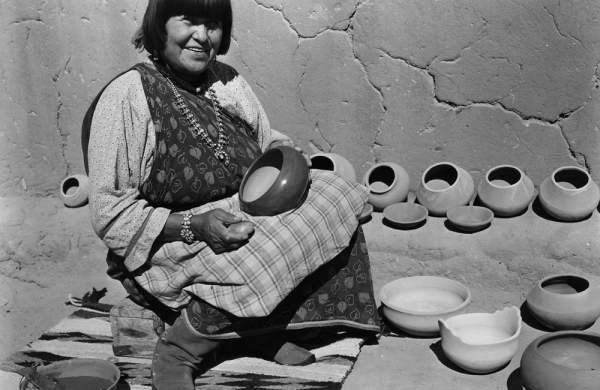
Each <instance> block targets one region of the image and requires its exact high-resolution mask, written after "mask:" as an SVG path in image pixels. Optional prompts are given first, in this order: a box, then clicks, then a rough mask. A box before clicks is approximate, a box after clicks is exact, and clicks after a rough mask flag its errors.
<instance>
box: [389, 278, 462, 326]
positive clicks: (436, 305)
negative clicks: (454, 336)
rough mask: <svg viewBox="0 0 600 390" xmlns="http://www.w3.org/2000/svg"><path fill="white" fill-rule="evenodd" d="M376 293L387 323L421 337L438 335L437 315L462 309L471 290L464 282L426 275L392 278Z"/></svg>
mask: <svg viewBox="0 0 600 390" xmlns="http://www.w3.org/2000/svg"><path fill="white" fill-rule="evenodd" d="M379 297H380V300H381V303H382V311H383V315H384V316H385V317H386V319H387V320H388V321H390V323H392V324H393V325H394V326H395V327H396V328H398V329H400V330H402V331H403V332H406V333H408V334H411V335H414V336H421V337H432V336H436V335H438V334H439V332H440V326H439V323H438V320H439V319H443V318H448V317H451V316H453V315H456V314H459V313H462V312H464V311H465V309H466V308H467V306H468V305H469V304H470V303H471V291H470V290H469V288H468V287H466V286H465V285H464V284H462V283H460V282H458V281H456V280H452V279H448V278H443V277H439V276H427V275H425V276H410V277H406V278H400V279H396V280H394V281H391V282H389V283H387V284H385V285H384V286H383V287H382V288H381V291H380V294H379Z"/></svg>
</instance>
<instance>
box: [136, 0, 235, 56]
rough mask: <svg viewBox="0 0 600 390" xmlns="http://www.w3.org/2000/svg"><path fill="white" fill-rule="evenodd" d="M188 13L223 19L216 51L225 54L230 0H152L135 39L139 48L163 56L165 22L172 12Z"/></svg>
mask: <svg viewBox="0 0 600 390" xmlns="http://www.w3.org/2000/svg"><path fill="white" fill-rule="evenodd" d="M176 15H189V16H197V17H202V18H209V19H212V20H216V21H219V22H221V24H222V26H223V38H222V39H221V46H219V51H218V52H217V54H225V53H227V51H228V50H229V45H230V43H231V24H232V12H231V1H230V0H149V1H148V6H147V7H146V13H145V14H144V20H143V21H142V25H141V26H140V28H139V29H138V30H137V31H136V32H135V34H134V36H133V39H132V42H133V44H134V46H135V48H136V49H138V50H142V49H145V50H146V51H147V52H148V53H150V54H151V55H153V56H157V57H159V56H160V53H162V51H163V49H164V47H165V43H166V41H167V32H166V30H165V25H166V23H167V20H169V18H170V17H171V16H176Z"/></svg>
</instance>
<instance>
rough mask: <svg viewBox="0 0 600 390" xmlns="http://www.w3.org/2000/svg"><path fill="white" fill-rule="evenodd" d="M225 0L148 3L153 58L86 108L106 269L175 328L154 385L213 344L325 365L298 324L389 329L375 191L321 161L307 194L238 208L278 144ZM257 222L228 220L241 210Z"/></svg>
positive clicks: (178, 379)
mask: <svg viewBox="0 0 600 390" xmlns="http://www.w3.org/2000/svg"><path fill="white" fill-rule="evenodd" d="M231 28H232V11H231V4H230V1H229V0H177V1H174V0H150V1H149V3H148V6H147V9H146V12H145V15H144V19H143V22H142V26H141V28H140V29H139V31H138V32H137V33H136V35H135V36H134V44H135V46H136V48H138V49H142V48H143V49H145V50H146V51H147V52H148V53H149V54H150V57H149V58H150V60H149V61H148V62H144V63H139V64H136V65H134V66H133V67H132V68H131V69H129V70H128V71H126V72H124V73H122V74H120V75H118V76H117V77H116V78H115V79H113V81H111V82H110V83H109V84H108V85H107V86H106V87H105V89H103V91H101V93H100V94H99V95H98V96H97V98H96V99H95V101H94V103H93V104H92V106H91V107H90V109H89V110H88V113H87V114H86V118H85V120H84V126H83V133H82V144H83V149H84V161H85V163H86V168H88V173H89V178H90V183H91V190H90V208H91V214H92V224H93V227H94V229H95V231H96V232H97V234H98V235H99V237H100V238H101V239H102V240H103V241H104V243H105V244H106V245H107V247H108V248H109V251H108V257H107V262H108V264H109V275H111V276H112V277H114V278H117V279H119V280H121V282H122V283H123V285H124V286H125V288H126V289H127V291H128V292H129V293H130V297H131V298H132V299H133V300H134V301H135V302H137V303H138V304H140V305H142V306H144V307H148V308H150V309H152V310H154V311H155V312H156V313H157V314H158V315H159V316H161V318H163V319H165V320H166V321H167V322H168V323H169V324H171V326H170V327H169V328H168V330H167V331H166V332H164V333H163V335H162V336H161V337H160V338H159V340H158V342H157V345H156V349H155V354H154V359H153V362H152V375H153V386H154V388H156V389H159V390H163V389H193V388H194V385H193V380H194V375H196V374H198V370H199V368H200V363H201V362H202V360H203V357H205V356H206V354H207V353H209V352H211V351H213V350H214V349H215V348H216V347H217V346H219V345H221V344H223V343H232V342H233V341H234V340H240V339H241V340H247V341H248V343H244V344H252V345H255V346H257V347H259V349H260V351H261V352H262V353H263V354H264V356H266V357H269V358H271V359H273V360H275V361H276V362H279V363H281V364H306V363H310V362H311V361H314V356H312V354H310V352H309V351H307V350H305V349H303V348H301V347H299V346H297V345H295V344H293V343H290V342H288V340H287V339H286V337H287V335H289V331H293V330H311V329H313V330H314V329H318V328H324V327H340V326H341V327H347V328H354V329H359V330H361V331H365V332H371V333H376V332H378V331H379V329H380V327H379V317H378V314H377V308H376V303H375V299H374V295H373V287H372V282H371V273H370V272H371V271H370V265H369V259H368V254H367V248H366V244H365V241H364V236H363V234H362V231H361V229H360V227H359V225H358V220H357V215H359V213H360V211H361V210H362V208H363V206H364V205H365V202H366V197H367V195H366V189H365V188H364V187H362V186H360V185H358V184H356V183H350V182H347V181H345V180H344V179H342V178H340V177H338V176H337V175H335V174H334V173H333V172H326V171H314V172H312V177H311V184H310V188H309V192H308V195H307V197H306V199H305V201H304V202H303V204H302V205H301V206H300V207H298V208H296V209H294V210H292V211H289V212H286V213H283V214H280V215H276V216H272V217H252V216H249V215H247V214H245V213H243V212H241V211H240V208H239V200H238V196H237V191H238V189H239V186H240V182H241V180H242V178H243V175H244V173H245V172H246V170H247V169H248V167H249V166H250V164H251V163H252V162H253V161H254V160H255V159H256V158H257V157H258V156H260V154H261V153H262V152H264V151H265V150H267V149H269V148H272V147H274V146H275V145H282V144H286V145H293V143H292V141H291V140H290V138H289V137H287V136H285V135H283V134H281V133H279V132H277V131H275V130H273V129H271V128H270V125H269V121H268V119H267V117H266V115H265V112H264V110H263V108H262V106H261V105H260V103H259V101H258V99H257V97H256V96H255V95H254V93H253V92H252V90H251V89H250V87H249V85H248V83H247V82H246V81H245V80H244V78H243V77H242V76H241V75H239V74H238V73H237V72H236V71H235V70H234V69H232V68H231V67H230V66H228V65H225V64H223V63H221V62H218V61H216V56H217V55H219V54H225V53H226V52H227V51H228V48H229V45H230V41H231ZM248 220H249V221H251V222H252V226H253V228H251V229H249V230H247V231H243V229H238V230H236V229H232V226H234V225H235V224H237V223H239V222H241V221H248Z"/></svg>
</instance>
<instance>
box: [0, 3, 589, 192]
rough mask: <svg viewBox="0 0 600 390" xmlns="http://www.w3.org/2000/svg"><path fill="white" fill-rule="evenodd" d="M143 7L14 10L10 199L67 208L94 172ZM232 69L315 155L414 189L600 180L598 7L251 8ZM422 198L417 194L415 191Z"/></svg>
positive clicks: (2, 77) (0, 70)
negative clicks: (467, 175) (68, 191)
mask: <svg viewBox="0 0 600 390" xmlns="http://www.w3.org/2000/svg"><path fill="white" fill-rule="evenodd" d="M144 6H145V1H144V0H129V1H116V0H104V1H91V0H86V1H81V0H53V1H42V0H29V1H16V0H12V1H4V2H3V11H2V14H1V16H0V18H1V19H0V20H1V22H2V29H3V34H2V38H0V39H1V45H2V47H3V48H4V52H5V53H9V55H8V56H7V57H6V58H5V60H4V61H3V62H2V64H1V65H0V87H1V88H2V89H3V91H4V93H3V94H2V97H0V99H1V100H0V112H1V113H2V117H3V119H4V120H3V121H2V124H1V125H0V126H1V127H0V136H1V137H2V143H1V144H2V153H1V157H0V172H1V174H2V177H4V178H5V182H4V186H3V187H2V189H0V195H3V196H15V195H48V194H54V193H55V192H56V190H57V186H58V183H59V182H60V180H61V179H62V178H63V177H64V176H65V175H66V174H69V173H76V172H80V171H81V170H82V161H81V156H80V148H79V142H80V139H79V125H80V122H81V117H82V115H83V112H84V110H85V108H86V105H87V104H88V103H89V102H90V101H91V99H92V97H93V96H94V94H95V93H96V92H97V91H98V89H99V88H100V87H101V86H102V85H103V83H104V82H105V81H107V80H108V79H109V78H110V77H111V76H112V75H114V74H115V73H116V72H117V71H118V70H121V69H124V68H125V67H127V66H129V65H130V64H132V63H133V62H135V61H137V60H139V59H141V58H142V55H141V54H139V53H135V52H134V51H133V49H132V47H131V45H130V44H129V38H130V36H131V34H132V32H133V31H134V30H135V28H136V26H137V25H138V24H139V21H140V19H141V16H142V12H143V9H144ZM234 12H235V22H234V40H233V45H232V49H231V52H230V53H229V55H228V56H227V57H226V58H225V60H226V61H227V62H229V63H231V64H233V65H234V66H236V67H237V68H238V69H239V70H240V71H241V72H242V73H243V74H244V75H245V76H246V77H247V78H248V79H249V81H250V82H251V84H252V85H253V87H254V89H255V90H256V92H257V94H258V95H259V97H260V98H261V100H262V102H263V104H264V105H265V108H266V111H267V113H268V114H269V116H270V118H271V121H272V124H273V126H274V127H275V128H278V129H280V130H282V131H284V132H287V133H288V134H291V135H293V136H294V137H295V138H296V139H297V140H298V141H299V142H300V143H301V144H302V145H303V146H304V147H305V148H306V149H307V150H308V151H310V152H313V151H316V150H325V151H334V152H338V153H340V154H343V155H345V156H346V157H347V158H349V159H350V160H351V161H352V163H353V164H354V165H355V167H356V168H357V171H359V173H361V174H362V173H364V172H365V171H366V169H367V168H368V166H369V165H370V164H372V163H374V162H376V161H385V160H391V161H396V162H398V163H400V164H401V165H403V166H405V167H406V168H407V170H408V171H409V173H410V175H411V179H412V180H413V182H416V181H417V180H418V177H419V175H420V173H421V172H422V171H423V170H424V169H425V168H426V167H427V166H428V165H430V164H432V163H434V162H437V161H442V160H450V161H453V162H455V163H457V164H459V165H462V166H464V167H465V168H467V169H468V170H469V171H471V172H472V173H473V174H474V176H475V178H476V179H479V177H480V175H481V173H482V172H484V171H485V170H487V169H488V168H490V167H491V166H493V165H495V164H500V163H513V164H516V165H519V166H520V167H522V168H523V169H525V170H526V171H527V172H528V173H529V174H530V175H531V176H532V178H533V179H534V181H536V182H538V183H539V182H540V181H541V180H542V179H543V178H544V177H545V176H546V175H548V174H549V172H550V170H551V169H553V168H556V167H558V166H560V165H563V164H579V165H582V166H585V167H586V168H587V169H588V170H590V172H591V173H592V175H593V177H594V178H595V179H596V180H598V179H600V172H599V171H600V157H599V156H598V153H597V150H598V146H599V139H600V136H599V132H600V130H599V122H600V120H599V119H600V118H599V115H600V114H598V112H599V110H598V105H599V104H600V103H599V99H600V98H599V93H600V92H599V89H598V87H599V84H600V81H599V80H600V69H599V68H600V67H599V63H600V20H599V19H600V3H598V2H597V1H595V0H583V1H577V2H564V1H563V2H561V1H560V0H520V1H519V0H502V1H494V0H484V1H481V0H452V1H441V2H440V1H435V0H424V1H398V0H387V1H382V0H377V1H374V0H373V1H365V0H326V1H323V0H321V1H315V0H307V1H301V2H299V1H293V0H244V1H241V0H238V1H234ZM413 186H414V184H413Z"/></svg>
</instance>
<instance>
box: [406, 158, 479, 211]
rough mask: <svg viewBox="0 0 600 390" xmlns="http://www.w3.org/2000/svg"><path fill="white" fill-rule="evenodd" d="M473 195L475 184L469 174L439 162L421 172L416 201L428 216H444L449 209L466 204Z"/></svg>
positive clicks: (449, 164) (454, 166) (447, 163)
mask: <svg viewBox="0 0 600 390" xmlns="http://www.w3.org/2000/svg"><path fill="white" fill-rule="evenodd" d="M474 193H475V184H474V183H473V178H472V177H471V174H470V173H469V172H467V171H465V170H464V169H463V168H461V167H459V166H457V165H455V164H453V163H450V162H439V163H436V164H433V165H431V166H430V167H428V168H427V169H426V170H425V171H424V172H423V175H422V176H421V182H420V183H419V186H418V188H417V199H418V200H419V203H420V204H422V205H423V206H425V207H426V208H427V210H429V214H431V215H436V216H445V215H446V212H447V211H448V210H450V209H451V208H453V207H456V206H464V205H466V204H468V203H469V200H470V199H471V198H472V197H473V195H474Z"/></svg>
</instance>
